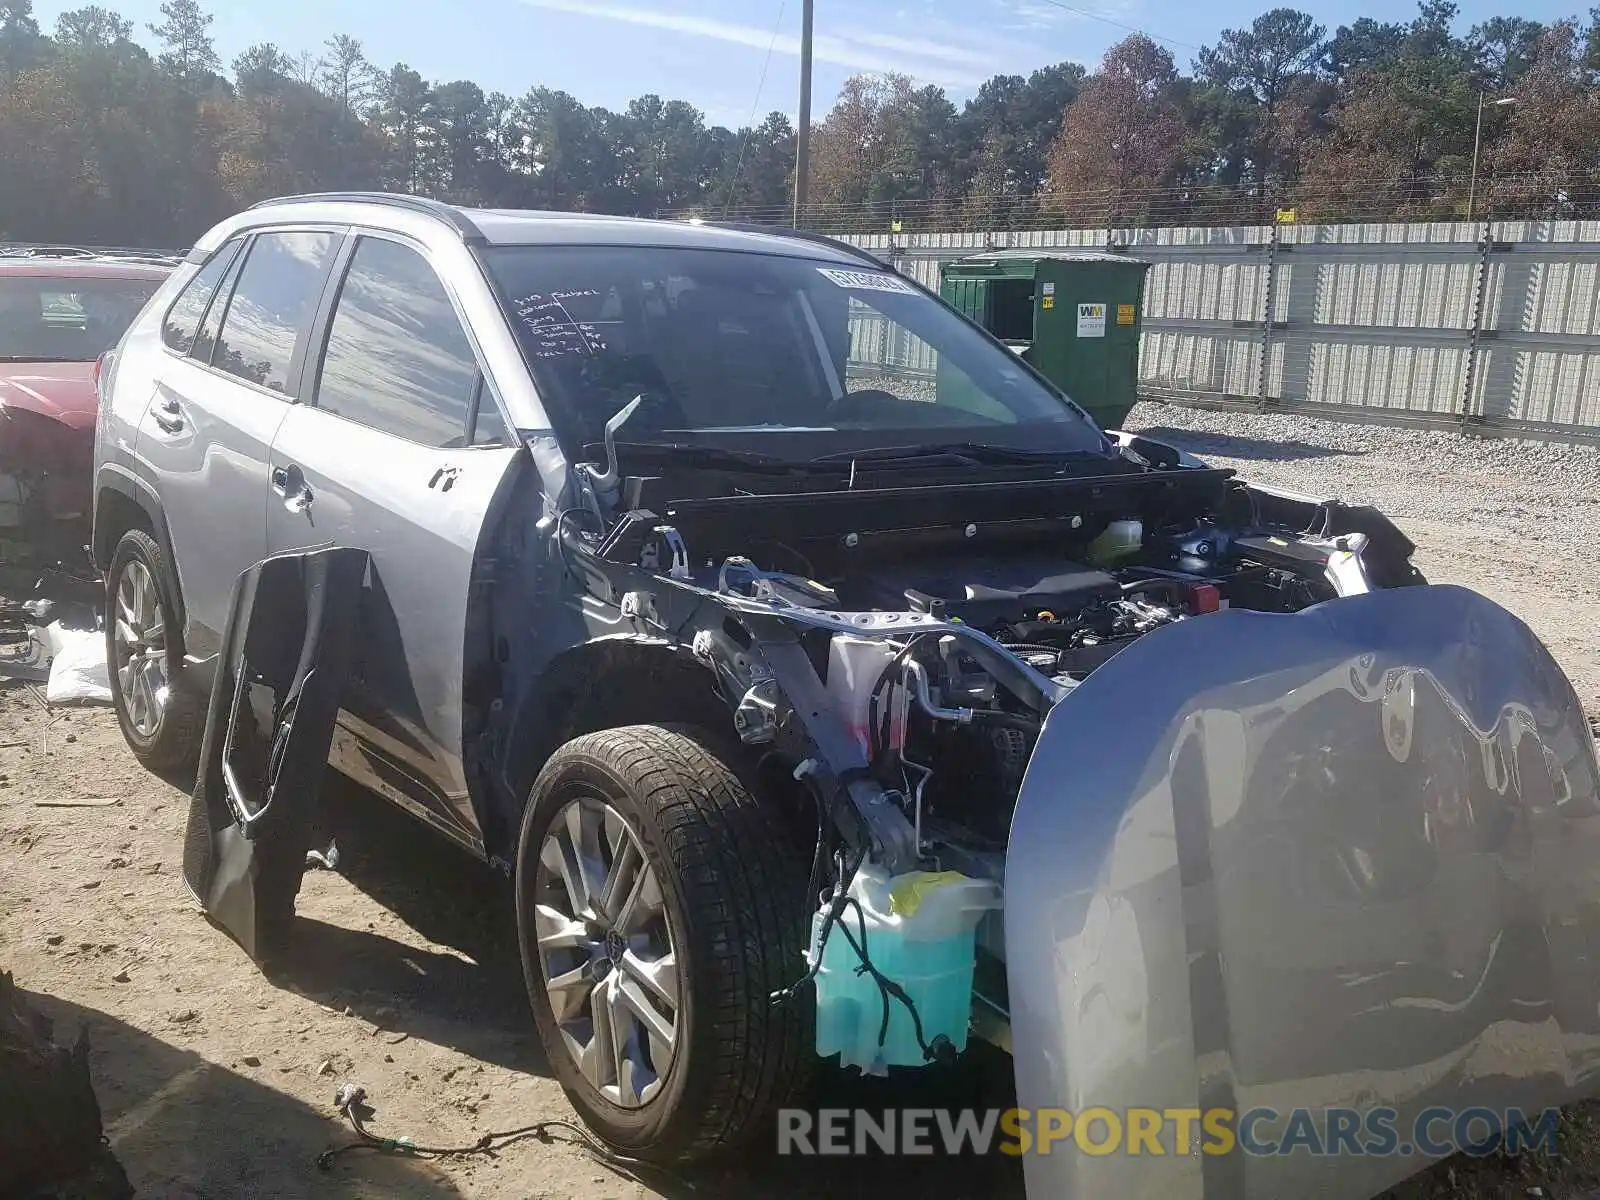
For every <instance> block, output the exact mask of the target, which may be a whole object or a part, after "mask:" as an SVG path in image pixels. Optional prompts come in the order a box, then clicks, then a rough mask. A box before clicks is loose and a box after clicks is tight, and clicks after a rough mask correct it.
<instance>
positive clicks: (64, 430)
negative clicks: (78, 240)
mask: <svg viewBox="0 0 1600 1200" xmlns="http://www.w3.org/2000/svg"><path fill="white" fill-rule="evenodd" d="M175 265H176V260H172V261H170V262H169V261H166V260H163V259H160V258H155V257H148V258H147V257H137V258H134V257H113V256H108V255H98V254H91V253H87V252H83V251H72V250H53V251H42V252H41V251H31V252H23V253H14V254H5V253H0V595H11V596H18V595H25V594H29V593H32V592H33V591H34V590H35V588H36V587H37V586H38V584H39V581H40V579H41V577H43V576H44V575H46V574H47V573H48V574H55V573H60V574H64V575H65V576H66V577H68V578H74V577H82V578H85V579H92V578H93V576H94V569H93V567H92V565H91V564H90V562H89V558H88V556H87V554H85V552H84V547H85V546H86V545H87V543H88V541H89V524H90V518H91V511H92V505H91V503H90V498H91V491H92V488H91V478H92V475H93V464H94V427H95V418H96V414H97V412H98V408H99V401H98V397H97V395H96V381H97V374H98V371H97V367H96V363H97V362H98V360H99V358H100V356H101V355H102V354H103V353H105V352H106V351H107V350H110V349H111V348H112V347H114V346H115V345H116V344H117V342H118V340H119V339H121V337H122V334H123V331H124V330H126V329H127V328H128V326H129V325H130V324H131V323H132V321H133V319H134V317H136V316H137V315H138V314H139V310H140V309H141V308H143V307H144V304H145V302H146V301H147V300H149V298H150V296H151V294H152V293H153V292H154V291H155V290H156V288H158V287H159V286H160V285H161V283H162V281H163V280H164V279H165V278H166V277H167V275H168V274H169V273H170V272H171V270H172V267H173V266H175Z"/></svg>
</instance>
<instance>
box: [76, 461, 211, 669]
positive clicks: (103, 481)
mask: <svg viewBox="0 0 1600 1200" xmlns="http://www.w3.org/2000/svg"><path fill="white" fill-rule="evenodd" d="M130 529H142V530H144V531H145V532H146V533H148V534H149V535H150V536H151V537H152V538H154V539H155V541H156V545H157V546H159V547H161V574H162V580H161V584H162V586H163V587H164V588H166V590H167V595H168V596H169V597H170V598H171V600H172V607H173V608H174V609H176V610H177V614H178V631H177V632H178V636H179V639H180V645H179V650H180V652H181V651H182V649H183V647H182V645H181V640H182V637H183V631H184V630H185V629H186V628H187V622H188V612H187V610H186V609H185V607H184V603H183V588H182V586H181V585H180V582H179V579H178V561H177V558H176V557H175V556H174V555H173V553H172V533H171V531H170V530H169V529H168V528H167V518H166V515H165V513H163V512H162V509H161V502H160V500H159V499H157V497H156V494H155V492H154V490H152V489H151V487H150V485H149V484H147V483H145V482H144V481H142V480H140V479H137V478H135V477H134V476H132V475H129V474H126V473H125V472H123V471H119V470H117V469H115V468H113V467H102V468H101V469H100V475H99V478H98V479H97V480H96V482H95V498H94V530H93V533H92V534H91V545H90V549H91V551H92V552H93V554H94V564H95V566H96V567H98V568H99V570H100V572H101V574H104V573H105V572H107V571H109V570H110V569H111V556H112V555H113V554H115V553H116V551H117V543H118V542H120V541H121V540H122V537H123V535H124V534H125V533H127V532H128V531H129V530H130Z"/></svg>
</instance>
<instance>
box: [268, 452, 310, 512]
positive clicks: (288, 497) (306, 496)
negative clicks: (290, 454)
mask: <svg viewBox="0 0 1600 1200" xmlns="http://www.w3.org/2000/svg"><path fill="white" fill-rule="evenodd" d="M272 490H273V491H274V492H276V493H277V495H278V496H279V497H280V498H281V499H282V500H283V507H284V508H286V509H288V510H289V511H290V512H292V513H300V512H305V511H306V509H308V508H310V507H311V502H312V501H313V500H315V499H316V495H315V493H313V492H312V490H311V485H310V484H308V483H307V482H306V477H305V472H303V471H302V470H300V468H299V467H297V466H295V465H294V464H293V463H291V464H289V465H288V466H286V467H274V468H272Z"/></svg>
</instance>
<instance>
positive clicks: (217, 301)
mask: <svg viewBox="0 0 1600 1200" xmlns="http://www.w3.org/2000/svg"><path fill="white" fill-rule="evenodd" d="M243 265H244V256H243V255H240V254H236V255H234V257H233V265H232V266H230V267H229V268H228V273H227V275H226V276H224V277H223V280H222V282H221V283H220V284H218V285H217V292H216V295H215V296H213V297H212V300H211V307H210V308H208V309H206V319H205V320H204V321H201V322H200V332H199V333H197V334H195V338H194V348H193V349H192V350H190V351H189V357H190V358H192V359H194V360H195V361H196V362H203V363H206V364H207V365H209V364H210V362H211V356H212V355H213V354H214V353H216V349H217V331H218V329H219V328H220V326H221V325H222V317H223V314H224V313H226V312H227V311H228V297H229V296H230V295H232V294H233V287H234V284H236V283H238V282H239V268H240V267H242V266H243Z"/></svg>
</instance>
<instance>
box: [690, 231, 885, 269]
mask: <svg viewBox="0 0 1600 1200" xmlns="http://www.w3.org/2000/svg"><path fill="white" fill-rule="evenodd" d="M700 224H702V225H710V226H713V227H715V228H717V229H732V230H734V231H735V232H737V233H765V234H768V235H770V236H772V237H783V238H797V239H799V240H800V241H802V242H811V243H813V244H815V245H818V246H827V247H829V248H830V249H833V250H838V251H839V252H840V253H842V254H848V255H849V256H850V257H851V258H856V259H860V260H862V261H864V262H870V263H871V264H872V265H873V266H875V267H881V266H883V259H881V258H879V257H878V256H877V255H876V254H873V253H872V251H870V250H863V249H862V248H861V247H860V246H852V245H851V244H850V243H849V242H841V241H840V240H839V239H838V238H831V237H828V236H827V235H826V234H821V233H808V232H807V231H806V230H804V229H795V228H792V227H791V226H788V225H757V224H755V223H754V222H751V221H706V220H702V221H701V222H700Z"/></svg>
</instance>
